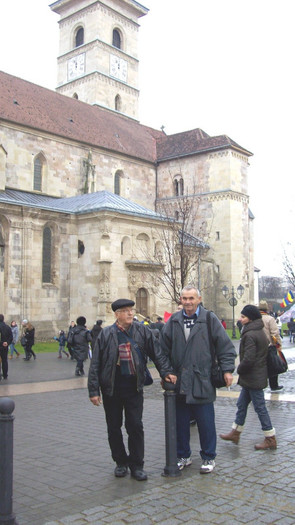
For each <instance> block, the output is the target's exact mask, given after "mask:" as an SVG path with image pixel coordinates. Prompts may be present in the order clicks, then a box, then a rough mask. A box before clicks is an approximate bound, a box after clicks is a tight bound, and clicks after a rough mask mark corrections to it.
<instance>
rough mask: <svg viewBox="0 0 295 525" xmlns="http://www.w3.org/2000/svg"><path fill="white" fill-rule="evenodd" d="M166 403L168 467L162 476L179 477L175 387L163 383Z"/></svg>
mask: <svg viewBox="0 0 295 525" xmlns="http://www.w3.org/2000/svg"><path fill="white" fill-rule="evenodd" d="M162 385H163V388H164V390H165V392H164V403H165V442H166V466H165V467H164V471H163V472H162V476H167V477H168V476H171V477H177V476H181V472H180V470H179V468H178V466H177V442H176V393H175V385H174V384H172V383H167V382H166V381H163V383H162Z"/></svg>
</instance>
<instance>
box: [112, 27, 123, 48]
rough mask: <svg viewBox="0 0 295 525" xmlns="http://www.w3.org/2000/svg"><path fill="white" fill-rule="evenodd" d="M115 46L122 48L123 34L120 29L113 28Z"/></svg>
mask: <svg viewBox="0 0 295 525" xmlns="http://www.w3.org/2000/svg"><path fill="white" fill-rule="evenodd" d="M113 46H114V47H117V48H118V49H121V35H120V33H119V31H118V29H114V30H113Z"/></svg>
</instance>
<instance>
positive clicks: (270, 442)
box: [254, 436, 277, 450]
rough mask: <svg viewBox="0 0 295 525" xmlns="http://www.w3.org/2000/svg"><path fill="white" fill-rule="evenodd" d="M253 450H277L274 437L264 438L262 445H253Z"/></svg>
mask: <svg viewBox="0 0 295 525" xmlns="http://www.w3.org/2000/svg"><path fill="white" fill-rule="evenodd" d="M254 448H255V450H268V449H270V450H275V449H276V448H277V440H276V436H266V437H265V438H264V441H263V442H262V443H258V444H257V445H255V447H254Z"/></svg>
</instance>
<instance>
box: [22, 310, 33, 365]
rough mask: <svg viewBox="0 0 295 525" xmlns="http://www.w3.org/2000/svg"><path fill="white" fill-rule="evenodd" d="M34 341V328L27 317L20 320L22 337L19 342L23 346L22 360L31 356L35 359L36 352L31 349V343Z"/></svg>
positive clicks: (27, 359)
mask: <svg viewBox="0 0 295 525" xmlns="http://www.w3.org/2000/svg"><path fill="white" fill-rule="evenodd" d="M34 343H35V328H34V326H33V325H32V323H30V322H29V321H28V320H27V319H24V320H23V322H22V337H21V344H22V346H23V347H24V351H25V355H26V357H24V361H30V359H31V357H32V356H33V357H34V360H35V359H36V354H35V352H34V350H33V348H32V347H33V345H34Z"/></svg>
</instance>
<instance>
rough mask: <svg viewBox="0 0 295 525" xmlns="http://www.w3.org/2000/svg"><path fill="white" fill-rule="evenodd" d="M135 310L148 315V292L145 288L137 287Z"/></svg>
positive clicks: (144, 315) (145, 315)
mask: <svg viewBox="0 0 295 525" xmlns="http://www.w3.org/2000/svg"><path fill="white" fill-rule="evenodd" d="M135 307H136V312H137V313H139V314H141V315H143V317H147V315H148V294H147V290H146V289H145V288H139V290H137V292H136V299H135Z"/></svg>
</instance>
